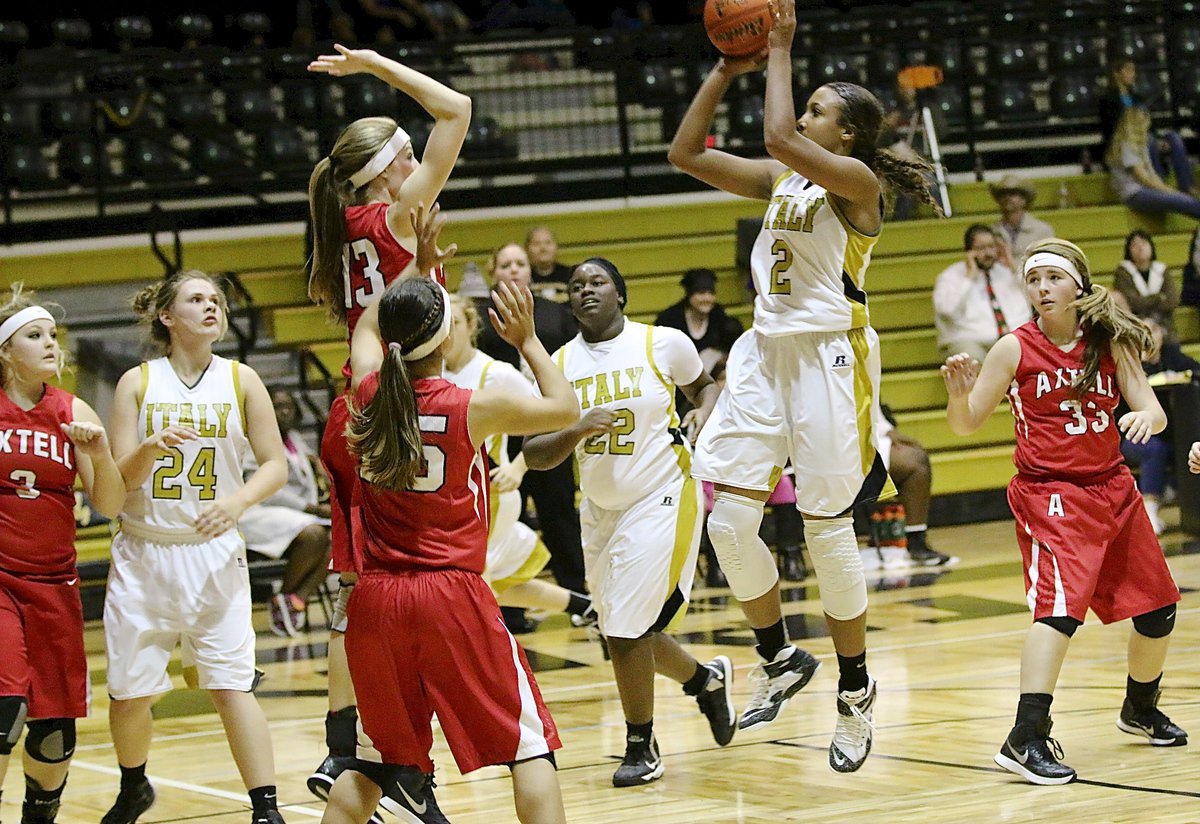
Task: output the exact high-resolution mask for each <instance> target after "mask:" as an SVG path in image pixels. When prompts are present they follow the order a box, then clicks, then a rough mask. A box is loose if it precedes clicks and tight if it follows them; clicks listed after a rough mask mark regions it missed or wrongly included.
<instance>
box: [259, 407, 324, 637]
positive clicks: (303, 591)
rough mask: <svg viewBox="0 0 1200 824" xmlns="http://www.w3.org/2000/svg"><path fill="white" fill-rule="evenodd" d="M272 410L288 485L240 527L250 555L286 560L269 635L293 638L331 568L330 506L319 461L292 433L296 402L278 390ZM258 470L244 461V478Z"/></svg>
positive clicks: (297, 410)
mask: <svg viewBox="0 0 1200 824" xmlns="http://www.w3.org/2000/svg"><path fill="white" fill-rule="evenodd" d="M271 404H272V405H273V406H274V407H275V420H276V421H277V422H278V424H279V434H280V435H281V436H282V438H283V446H284V449H285V451H286V453H287V464H288V477H287V483H286V484H285V485H284V487H283V489H281V490H279V491H278V492H276V493H275V494H274V495H272V496H271V497H270V498H267V500H265V501H263V502H262V503H261V504H257V505H255V506H252V507H250V508H249V509H247V510H246V512H245V514H244V515H242V519H241V521H240V522H239V523H238V526H239V527H240V529H241V530H242V535H243V536H244V537H245V539H246V548H247V549H248V550H251V551H252V552H256V553H258V554H259V555H263V556H266V557H268V558H285V559H287V566H285V567H284V570H283V583H282V586H281V588H280V592H279V594H277V595H275V596H274V597H273V598H272V599H271V631H272V632H273V633H275V634H276V635H280V636H284V637H295V636H296V635H299V634H300V632H301V631H303V629H304V624H305V619H306V617H307V605H308V599H309V596H311V595H312V594H313V592H314V591H315V590H316V588H317V586H318V585H319V584H320V583H321V580H322V579H323V578H324V577H325V575H326V567H327V566H328V564H329V552H330V539H329V503H328V502H326V503H321V501H320V489H321V481H320V480H318V473H321V474H322V475H323V474H324V470H323V469H322V468H321V465H320V461H319V460H318V459H317V458H316V455H314V454H313V452H312V450H311V449H309V448H308V444H306V443H305V442H304V437H303V436H302V435H301V434H300V432H299V431H297V429H296V427H297V426H298V425H299V423H300V406H299V405H298V404H297V403H296V399H295V398H294V397H292V393H291V392H288V391H287V390H286V389H276V390H274V391H273V392H272V393H271ZM257 469H258V464H256V463H254V462H253V461H252V460H248V461H247V462H246V465H245V467H244V468H243V473H244V474H245V476H246V477H247V478H249V477H250V476H251V475H253V474H254V472H255V471H256V470H257ZM322 480H323V479H322Z"/></svg>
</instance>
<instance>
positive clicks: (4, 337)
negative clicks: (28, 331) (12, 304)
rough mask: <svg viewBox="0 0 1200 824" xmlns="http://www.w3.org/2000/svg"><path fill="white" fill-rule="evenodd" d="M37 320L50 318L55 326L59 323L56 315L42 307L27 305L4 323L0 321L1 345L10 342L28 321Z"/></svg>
mask: <svg viewBox="0 0 1200 824" xmlns="http://www.w3.org/2000/svg"><path fill="white" fill-rule="evenodd" d="M35 320H48V321H50V322H51V323H53V324H54V325H55V326H57V325H58V321H56V320H55V319H54V315H52V314H50V313H49V312H47V311H46V310H45V309H43V308H42V307H40V306H26V307H25V308H24V309H22V310H21V311H20V312H17V314H15V315H13V316H12V317H11V318H9V319H8V320H6V321H4V323H0V346H3V345H4V344H6V343H8V341H9V340H10V339H11V338H12V336H13V335H15V334H17V330H19V329H20V328H21V327H22V326H24V325H25V324H27V323H33V322H34V321H35Z"/></svg>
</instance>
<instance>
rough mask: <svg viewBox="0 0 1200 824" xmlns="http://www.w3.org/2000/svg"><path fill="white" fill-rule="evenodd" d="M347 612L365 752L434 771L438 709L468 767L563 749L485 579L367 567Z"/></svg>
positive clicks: (362, 754) (453, 572) (459, 572)
mask: <svg viewBox="0 0 1200 824" xmlns="http://www.w3.org/2000/svg"><path fill="white" fill-rule="evenodd" d="M349 617H350V621H349V626H348V628H347V630H346V655H347V658H348V659H349V662H350V676H351V678H352V679H353V681H354V691H355V694H356V695H357V696H358V715H359V718H360V719H361V724H362V728H361V732H360V736H359V742H358V756H359V757H360V758H363V759H365V760H367V761H376V762H381V763H384V764H415V765H417V766H418V767H420V768H421V769H422V770H423V771H425V772H431V771H432V770H433V762H432V761H430V759H429V750H430V747H431V746H432V745H433V728H432V723H431V722H432V718H433V714H434V713H437V717H438V722H439V723H440V724H441V727H442V731H443V732H444V733H445V735H446V740H447V742H448V743H449V744H450V751H451V752H452V753H454V760H455V761H456V762H457V763H458V768H459V770H461V771H462V772H463V773H469V772H471V771H472V770H477V769H479V768H480V767H485V766H488V765H495V764H508V763H511V762H513V761H524V760H526V759H529V758H534V757H536V756H539V755H545V754H546V753H548V752H551V751H552V750H556V749H558V748H559V747H560V746H562V745H561V744H560V742H559V739H558V730H557V729H556V728H555V726H554V719H553V718H551V717H550V711H549V710H547V709H546V705H545V703H544V702H543V701H542V695H541V692H540V691H539V690H538V686H537V682H536V681H535V680H534V677H533V672H532V671H531V670H530V669H529V662H528V661H526V660H525V653H524V651H522V649H521V648H520V647H519V646H518V645H517V642H516V640H515V639H514V638H513V637H512V635H510V634H509V632H508V630H507V629H505V627H504V621H503V619H502V618H501V617H500V607H499V606H498V605H497V604H496V598H495V596H494V595H492V591H491V590H490V589H489V588H488V585H487V584H486V583H484V581H483V578H482V577H481V576H479V575H477V574H475V573H473V572H465V571H463V570H457V569H448V570H437V571H432V572H414V573H408V574H374V573H367V574H364V575H363V576H362V577H361V578H360V579H359V581H358V586H356V587H355V588H354V594H353V595H351V596H350V606H349Z"/></svg>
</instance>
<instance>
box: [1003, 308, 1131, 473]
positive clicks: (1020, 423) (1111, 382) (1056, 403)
mask: <svg viewBox="0 0 1200 824" xmlns="http://www.w3.org/2000/svg"><path fill="white" fill-rule="evenodd" d="M1013 334H1014V335H1016V336H1017V340H1019V341H1020V343H1021V361H1020V363H1019V364H1018V365H1017V373H1016V375H1015V376H1014V377H1013V382H1012V385H1011V386H1010V387H1009V390H1008V399H1009V404H1010V406H1011V408H1012V413H1013V417H1014V419H1015V421H1016V433H1017V449H1016V452H1014V453H1013V463H1014V464H1016V466H1017V471H1018V472H1020V473H1021V474H1022V475H1026V476H1029V477H1032V478H1044V479H1056V480H1057V479H1063V480H1071V479H1075V478H1087V477H1090V476H1094V475H1102V474H1105V473H1107V472H1111V471H1112V470H1114V469H1116V467H1117V466H1119V465H1120V464H1121V462H1122V458H1121V434H1120V430H1118V429H1117V421H1116V414H1115V413H1116V408H1117V403H1118V402H1119V401H1120V393H1119V392H1118V390H1117V365H1116V361H1114V360H1113V358H1112V355H1111V354H1110V353H1108V352H1106V353H1105V354H1104V356H1103V357H1101V359H1100V373H1099V375H1098V376H1097V378H1096V383H1095V385H1093V386H1092V387H1091V388H1089V389H1088V391H1087V392H1086V393H1085V394H1084V396H1083V397H1082V398H1079V399H1078V400H1077V399H1075V398H1074V397H1073V396H1072V395H1071V384H1072V382H1073V381H1074V380H1075V376H1076V375H1079V374H1081V373H1082V372H1083V352H1084V342H1083V341H1082V340H1079V341H1077V342H1076V344H1075V347H1074V348H1073V349H1072V350H1071V351H1070V352H1064V351H1063V350H1062V349H1059V348H1058V347H1057V346H1055V345H1054V343H1052V342H1051V341H1050V339H1049V338H1047V337H1046V335H1045V334H1044V333H1043V332H1042V330H1041V328H1040V327H1039V326H1038V325H1037V320H1036V319H1035V320H1031V321H1029V322H1028V323H1026V324H1024V325H1022V326H1020V327H1018V328H1017V329H1016V330H1014V331H1013Z"/></svg>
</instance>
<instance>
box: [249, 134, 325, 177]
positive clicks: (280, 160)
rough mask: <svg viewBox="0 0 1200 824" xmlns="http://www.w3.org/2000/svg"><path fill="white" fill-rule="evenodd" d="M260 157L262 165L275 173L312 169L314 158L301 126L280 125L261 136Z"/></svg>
mask: <svg viewBox="0 0 1200 824" xmlns="http://www.w3.org/2000/svg"><path fill="white" fill-rule="evenodd" d="M258 156H259V159H260V161H261V164H262V165H263V166H264V167H265V168H267V169H271V170H273V171H285V172H286V171H294V170H296V169H305V170H308V169H311V168H312V164H313V157H312V156H311V154H310V153H309V149H308V142H307V141H306V140H305V139H304V133H303V132H302V131H301V130H300V127H299V126H296V125H293V124H290V123H279V124H276V125H274V126H271V127H270V128H268V129H267V130H266V131H265V132H263V133H262V134H261V135H260V136H259V140H258Z"/></svg>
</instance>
